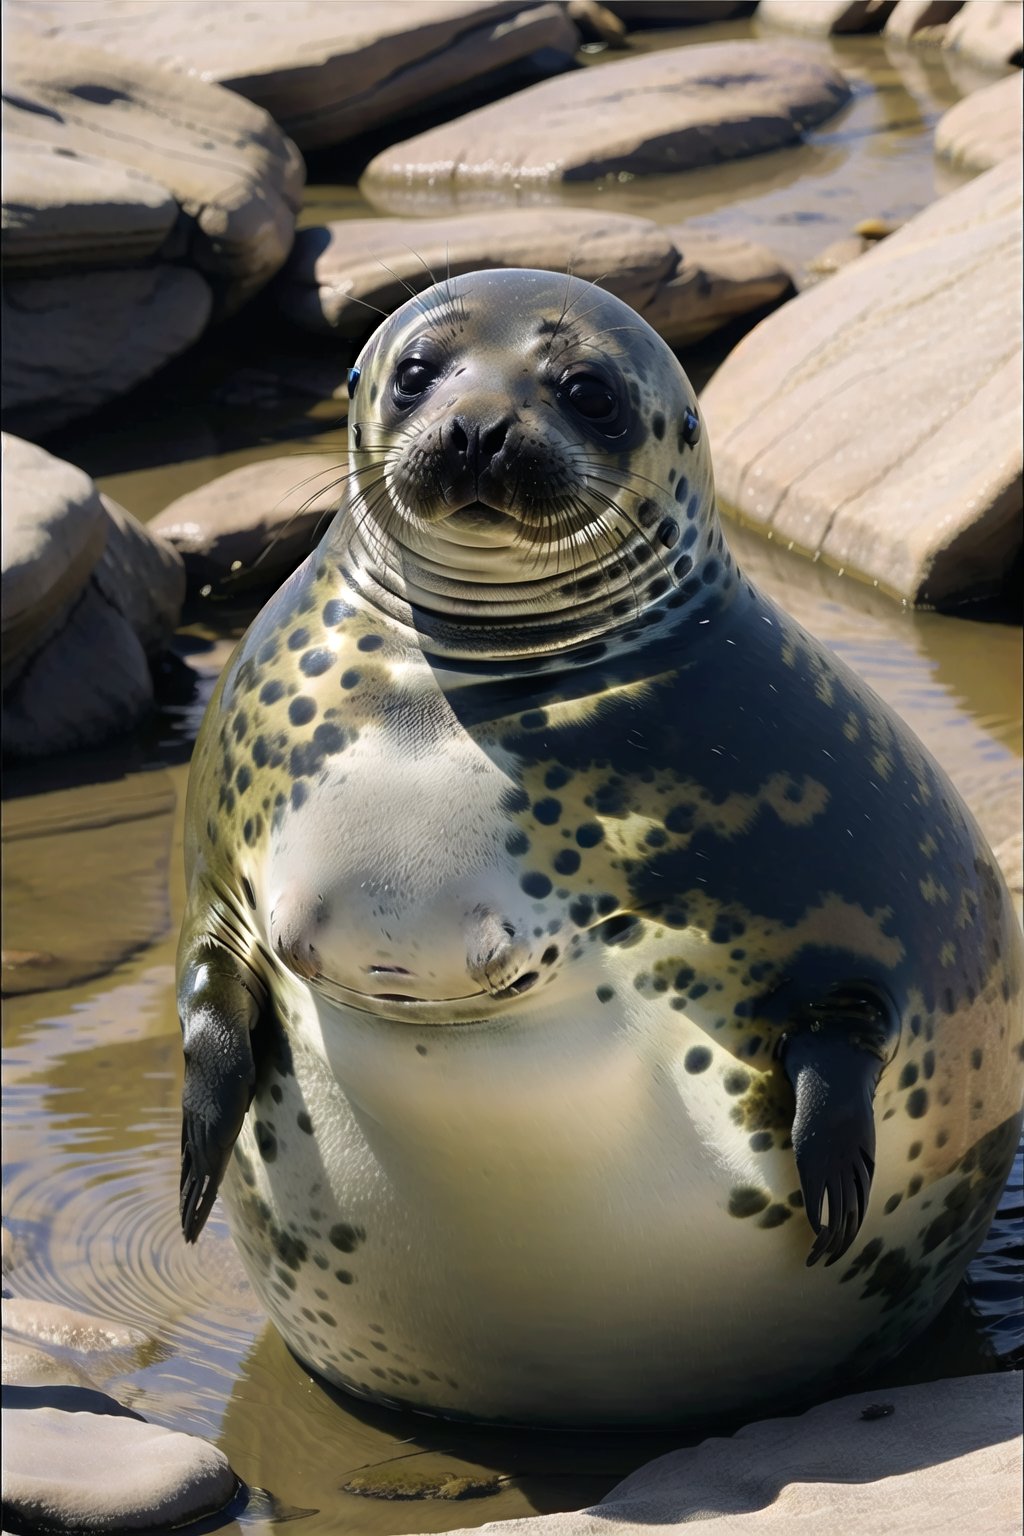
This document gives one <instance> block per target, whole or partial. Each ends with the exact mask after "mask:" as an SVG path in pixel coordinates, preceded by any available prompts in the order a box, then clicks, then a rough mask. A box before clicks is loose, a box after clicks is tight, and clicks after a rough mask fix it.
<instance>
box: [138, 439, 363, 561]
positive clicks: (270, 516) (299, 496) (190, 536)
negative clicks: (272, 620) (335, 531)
mask: <svg viewBox="0 0 1024 1536" xmlns="http://www.w3.org/2000/svg"><path fill="white" fill-rule="evenodd" d="M347 462H348V454H347V451H346V452H345V453H344V454H342V455H341V456H339V457H337V458H332V457H331V456H330V455H328V454H301V453H292V454H288V455H286V456H285V457H284V458H280V459H263V460H261V461H260V462H259V463H256V464H245V465H243V466H242V468H241V469H233V470H231V471H230V472H229V473H228V474H226V475H218V477H217V478H216V479H215V480H210V481H208V482H207V484H206V485H201V486H199V487H198V489H197V490H194V491H189V492H188V493H187V494H186V495H184V496H179V497H178V498H177V500H176V501H172V502H171V503H170V505H169V506H167V507H165V508H164V509H163V511H162V512H160V513H158V514H157V516H156V517H155V518H153V520H152V521H151V522H150V523H149V524H148V527H149V529H150V530H151V531H152V532H153V533H155V534H157V535H159V537H160V538H161V539H163V540H166V542H167V543H168V544H171V545H173V546H174V548H175V549H176V550H177V551H178V552H179V554H180V555H181V558H182V559H183V560H184V562H185V569H186V571H187V573H188V579H189V584H190V586H191V587H192V588H193V589H197V588H200V587H202V586H203V585H204V584H206V583H213V584H215V585H220V584H221V583H223V582H224V581H226V580H228V579H229V578H233V584H234V585H235V586H237V587H238V588H239V589H241V588H243V587H248V588H252V587H253V586H260V587H275V586H277V585H278V583H279V582H281V581H282V580H283V579H284V577H285V576H289V575H290V574H291V572H292V571H293V570H294V569H295V567H296V566H297V565H299V564H300V563H301V562H302V561H303V560H304V559H305V558H306V556H307V555H308V554H309V552H310V550H311V549H312V548H313V546H314V545H315V544H316V542H317V539H318V538H319V537H320V535H321V534H322V533H323V531H324V529H325V528H326V526H327V524H328V522H329V521H330V520H331V518H332V517H333V516H334V514H335V512H336V511H337V510H338V505H339V503H340V501H341V495H342V490H343V488H344V480H345V466H346V465H347Z"/></svg>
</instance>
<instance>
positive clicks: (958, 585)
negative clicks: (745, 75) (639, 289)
mask: <svg viewBox="0 0 1024 1536" xmlns="http://www.w3.org/2000/svg"><path fill="white" fill-rule="evenodd" d="M1020 213H1021V164H1020V161H1019V159H1018V160H1015V161H1007V162H1006V163H1005V164H1004V165H1002V166H999V167H997V168H996V169H994V170H991V171H988V172H986V173H985V175H984V176H981V177H979V178H978V179H977V180H976V181H973V182H971V183H969V184H968V185H967V186H965V187H963V188H961V189H960V190H959V191H957V192H954V193H952V194H951V195H950V196H949V197H946V198H943V199H941V200H940V201H939V202H937V203H934V204H933V205H932V206H931V207H930V208H928V209H926V210H925V211H924V212H923V213H921V214H918V215H917V217H916V218H914V219H911V220H910V221H909V223H907V224H905V225H904V226H903V228H902V229H900V230H898V231H897V232H896V234H894V235H891V236H890V237H889V238H888V239H887V240H884V241H882V242H881V243H880V244H879V245H878V247H877V248H876V249H875V250H872V251H870V252H868V254H867V255H865V256H863V257H861V258H860V259H859V260H858V261H856V262H854V263H853V264H852V265H851V266H849V267H847V268H845V269H844V270H843V271H841V272H839V273H837V274H836V276H835V277H833V278H832V279H831V280H830V281H829V282H828V283H826V284H821V285H819V286H818V287H816V288H812V289H810V290H808V291H807V292H805V293H803V294H801V295H800V296H799V297H798V298H796V299H794V300H793V302H792V303H791V304H787V305H786V306H785V307H784V308H783V309H782V310H780V311H779V312H777V313H776V314H774V315H772V316H770V317H769V318H768V319H767V320H765V321H763V322H762V323H761V325H759V326H758V327H757V328H756V329H755V330H754V331H752V332H751V334H750V335H749V336H747V337H746V338H745V339H744V340H743V341H742V342H741V343H740V344H739V346H738V347H737V348H736V350H735V351H734V352H733V353H732V355H731V356H730V357H729V358H727V360H726V362H725V363H724V364H723V366H722V367H721V368H720V369H719V370H718V372H717V373H716V374H715V376H714V378H713V379H712V380H711V382H710V384H709V385H708V386H707V388H706V389H705V391H704V394H703V397H702V404H703V409H704V411H705V413H706V416H707V423H708V431H709V433H710V437H711V443H712V448H713V452H714V460H715V478H716V482H717V485H718V490H719V493H720V495H721V496H722V498H723V499H724V500H725V501H726V502H727V503H729V504H730V505H731V506H733V507H735V508H736V509H737V510H738V511H739V512H741V513H742V514H743V515H744V517H746V518H748V519H749V520H750V521H751V522H753V523H756V524H757V525H758V526H760V527H762V528H764V529H765V530H768V529H771V530H772V532H773V534H774V535H775V536H776V537H781V538H783V539H788V540H793V541H794V543H795V544H796V545H797V546H798V547H800V548H802V549H804V550H807V551H814V552H816V553H817V554H819V555H821V556H823V557H824V558H825V559H826V560H827V561H828V563H829V564H830V565H832V566H835V567H839V568H844V569H846V570H849V571H853V572H855V573H857V574H859V575H860V576H862V577H864V578H866V579H867V580H869V581H870V580H874V581H876V582H877V583H878V584H879V585H881V586H882V587H884V588H886V589H887V590H889V591H891V592H894V593H896V594H899V595H900V596H902V597H905V598H907V599H909V600H910V601H911V602H931V603H941V604H949V603H951V602H954V601H956V600H958V599H962V598H965V597H968V596H974V595H982V594H984V593H986V592H991V591H993V590H999V589H1000V588H1001V586H1002V584H1003V582H1004V581H1005V579H1006V577H1007V575H1008V573H1009V570H1010V567H1011V565H1012V562H1013V559H1014V557H1015V555H1016V553H1017V552H1018V550H1019V549H1020V544H1021V519H1020V511H1021V457H1022V451H1021V439H1020V412H1021V339H1020V327H1019V324H1016V323H1014V321H1013V319H1012V317H1013V316H1014V315H1016V314H1018V313H1019V303H1020V284H1021V275H1020V245H1021V218H1020Z"/></svg>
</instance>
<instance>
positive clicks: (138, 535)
mask: <svg viewBox="0 0 1024 1536" xmlns="http://www.w3.org/2000/svg"><path fill="white" fill-rule="evenodd" d="M100 500H101V501H102V503H103V506H104V507H105V509H106V512H107V516H108V517H109V518H110V523H111V527H110V532H109V535H108V537H107V543H106V547H105V548H104V550H103V554H102V555H101V556H100V559H99V560H98V562H97V564H96V570H95V572H94V577H95V581H96V585H97V587H98V588H99V590H100V593H101V595H102V596H103V597H105V598H106V600H107V602H108V603H110V605H111V607H113V608H116V609H117V610H118V612H119V613H120V614H122V615H123V616H124V618H125V619H127V621H128V623H129V624H130V625H131V627H132V629H133V630H134V631H135V633H136V635H137V636H138V638H139V643H140V644H141V646H142V649H143V650H144V651H145V652H146V655H147V656H153V655H155V654H156V653H157V652H158V651H159V650H161V649H162V647H163V646H164V645H165V644H166V643H167V640H168V638H169V637H170V635H171V634H172V632H173V631H174V630H175V629H176V628H177V625H178V620H179V619H180V618H181V607H182V604H183V603H184V601H185V566H184V563H183V562H182V558H181V556H180V555H179V553H178V551H177V550H176V549H175V548H173V546H172V545H170V544H168V543H165V542H164V541H163V540H162V539H160V538H158V537H154V535H153V533H152V531H151V530H150V529H149V528H148V527H147V526H146V525H145V524H143V523H140V522H137V521H136V520H135V518H134V517H132V515H131V513H130V512H126V511H125V510H124V508H123V507H119V506H118V504H117V502H116V501H111V499H110V497H109V496H104V495H102V494H101V496H100Z"/></svg>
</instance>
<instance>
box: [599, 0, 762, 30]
mask: <svg viewBox="0 0 1024 1536" xmlns="http://www.w3.org/2000/svg"><path fill="white" fill-rule="evenodd" d="M608 9H609V10H611V11H614V12H615V14H616V16H621V17H622V19H623V21H625V22H626V23H627V24H628V25H629V26H631V27H632V26H638V25H639V26H648V27H678V26H681V25H685V24H686V23H687V22H691V21H692V22H701V21H724V20H725V19H726V18H727V17H729V16H735V15H736V14H737V13H738V12H739V11H745V10H749V6H748V5H746V4H744V0H608Z"/></svg>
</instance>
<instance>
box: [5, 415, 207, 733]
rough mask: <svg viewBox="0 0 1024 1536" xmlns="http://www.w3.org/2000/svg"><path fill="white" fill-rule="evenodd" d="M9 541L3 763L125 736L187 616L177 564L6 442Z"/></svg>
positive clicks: (92, 493) (90, 495)
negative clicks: (154, 669) (161, 656)
mask: <svg viewBox="0 0 1024 1536" xmlns="http://www.w3.org/2000/svg"><path fill="white" fill-rule="evenodd" d="M3 532H4V539H3V568H2V594H3V598H4V619H3V678H2V681H3V723H4V751H5V754H7V755H9V756H11V757H38V756H45V755H46V754H48V753H50V752H59V751H67V750H70V749H71V748H74V747H81V746H92V745H95V744H96V743H97V742H99V741H101V740H103V739H105V738H106V737H108V736H112V735H116V734H118V733H119V732H120V731H124V730H127V729H129V728H130V727H131V726H132V725H134V724H135V723H136V722H137V721H138V720H139V719H141V718H142V716H143V715H144V714H145V713H146V712H147V710H148V709H149V707H150V705H151V704H152V701H153V685H152V679H151V676H150V670H149V661H148V658H149V657H151V656H155V655H156V654H157V653H158V652H159V651H160V649H161V647H162V646H163V644H164V642H165V641H166V639H167V637H168V635H169V634H170V632H171V630H172V629H173V628H174V626H175V625H176V623H177V621H178V617H179V615H180V612H181V605H182V602H183V600H184V592H185V576H184V567H183V565H182V562H181V558H180V556H179V555H178V554H177V552H176V551H175V550H173V549H171V548H170V547H169V546H164V545H161V544H160V543H159V542H158V541H157V540H155V539H154V538H153V537H152V535H150V534H149V533H147V531H146V530H145V529H144V528H143V527H142V525H141V524H139V523H136V522H135V520H134V519H133V518H131V517H130V516H129V514H128V513H127V512H125V511H124V510H123V509H122V508H120V507H118V506H117V505H116V504H115V503H112V502H105V501H104V499H103V498H101V497H100V494H99V492H98V491H97V490H96V487H95V486H94V485H93V483H92V481H91V480H89V478H88V476H85V475H83V474H82V473H81V471H78V470H75V469H74V468H73V467H72V466H71V465H68V464H65V463H64V462H63V461H62V460H60V459H57V458H54V457H53V456H52V455H51V454H48V453H46V452H44V450H43V449H42V448H38V447H36V446H35V445H34V444H32V443H26V442H23V441H22V440H21V439H19V438H15V437H11V436H10V435H8V434H4V439H3ZM8 595H10V602H9V603H8Z"/></svg>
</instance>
